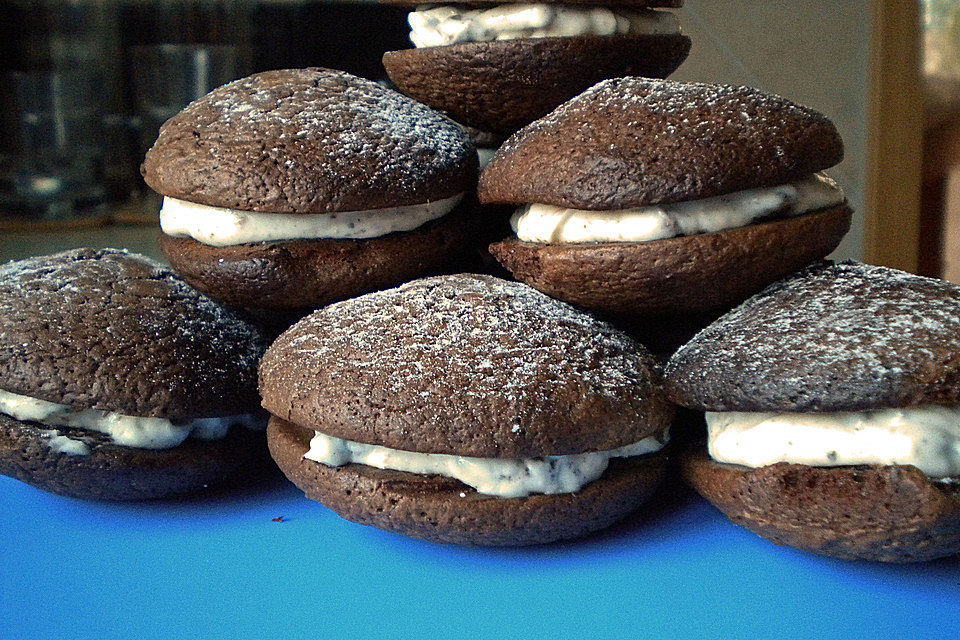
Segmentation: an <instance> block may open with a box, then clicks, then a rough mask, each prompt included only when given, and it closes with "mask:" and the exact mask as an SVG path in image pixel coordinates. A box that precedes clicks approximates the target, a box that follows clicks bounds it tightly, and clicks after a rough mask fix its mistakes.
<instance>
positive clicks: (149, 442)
mask: <svg viewBox="0 0 960 640" xmlns="http://www.w3.org/2000/svg"><path fill="white" fill-rule="evenodd" d="M265 346H266V345H265V344H264V341H263V338H262V336H261V335H260V333H259V331H258V330H257V329H256V328H255V327H253V326H251V325H250V324H248V323H247V322H245V321H244V320H241V319H240V318H239V317H237V316H236V315H234V314H233V313H231V312H230V311H227V310H225V309H224V308H223V307H221V306H220V305H218V304H216V303H215V302H213V301H212V300H210V299H209V298H207V297H206V296H204V295H202V294H200V293H198V292H197V291H195V290H194V289H191V288H190V287H189V286H187V284H186V283H184V282H183V281H182V280H180V279H179V278H177V277H176V276H175V275H173V274H172V273H171V272H170V271H169V270H168V269H166V268H163V267H161V266H160V265H159V264H157V263H155V262H153V261H151V260H149V259H147V258H144V257H143V256H138V255H135V254H130V253H126V252H124V251H119V250H116V249H104V250H92V249H74V250H71V251H66V252H64V253H58V254H56V255H51V256H43V257H37V258H30V259H28V260H21V261H19V262H11V263H8V264H5V265H3V266H0V473H2V474H4V475H7V476H11V477H13V478H16V479H18V480H22V481H23V482H26V483H29V484H32V485H34V486H36V487H39V488H40V489H43V490H46V491H51V492H53V493H59V494H62V495H66V496H73V497H78V498H92V499H100V500H142V499H149V498H160V497H164V496H169V495H172V494H179V493H185V492H189V491H193V490H196V489H200V488H203V487H207V486H208V485H212V484H215V483H218V482H222V481H224V480H227V479H242V478H243V477H244V476H247V475H249V474H251V473H253V472H254V471H256V470H257V469H258V468H259V467H263V466H264V465H265V464H266V463H268V462H269V456H268V455H267V452H266V443H265V438H264V433H263V428H264V427H265V424H266V416H265V415H263V413H262V410H261V409H260V408H259V406H258V405H259V398H258V394H257V365H258V363H259V359H260V356H261V355H262V354H263V351H264V348H265Z"/></svg>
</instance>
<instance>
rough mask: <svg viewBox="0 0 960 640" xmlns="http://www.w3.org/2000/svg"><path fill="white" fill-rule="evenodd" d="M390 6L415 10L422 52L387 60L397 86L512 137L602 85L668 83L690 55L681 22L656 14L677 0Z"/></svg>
mask: <svg viewBox="0 0 960 640" xmlns="http://www.w3.org/2000/svg"><path fill="white" fill-rule="evenodd" d="M386 1H387V2H388V3H389V4H397V5H403V6H409V7H411V8H412V7H416V8H415V9H414V10H413V12H412V13H410V16H409V19H408V21H409V23H410V27H411V33H410V39H411V41H412V42H413V43H414V45H415V46H416V48H414V49H405V50H402V51H388V52H387V53H386V54H384V56H383V66H384V67H385V68H386V70H387V74H388V75H389V76H390V79H391V80H392V81H393V82H394V83H395V84H396V85H397V87H398V88H399V89H400V90H401V91H403V92H404V93H405V94H407V95H409V96H411V97H413V98H416V99H417V100H419V101H421V102H423V103H425V104H428V105H430V106H431V107H433V108H435V109H439V110H440V111H443V112H444V113H446V114H448V115H450V116H451V117H452V118H453V119H454V120H457V121H458V122H462V123H464V124H467V125H470V126H473V127H477V128H478V129H482V130H484V131H490V132H494V133H513V132H514V131H516V130H517V129H519V128H520V127H522V126H523V125H525V124H527V123H529V122H531V121H533V120H535V119H536V118H539V117H541V116H543V115H546V114H547V113H548V112H549V111H550V110H551V109H553V108H554V107H556V106H557V105H559V104H560V103H562V102H564V101H565V100H569V99H570V98H572V97H573V96H575V95H577V94H578V93H580V92H581V91H583V90H584V89H586V88H588V87H590V86H591V85H593V84H595V83H596V82H599V81H600V80H603V79H605V78H615V77H620V76H625V75H639V76H647V77H654V78H665V77H666V76H668V75H669V74H670V73H672V72H673V71H674V70H676V68H677V67H679V66H680V64H681V63H682V62H683V61H684V59H686V57H687V53H689V51H690V38H688V37H687V36H685V35H682V34H681V33H680V24H679V22H678V20H677V18H676V16H675V15H674V14H673V13H672V12H670V11H660V10H656V8H662V7H678V6H680V4H681V2H680V1H679V0H624V1H621V2H593V3H584V2H580V1H577V0H573V1H571V0H560V1H554V0H546V1H544V2H539V3H503V2H496V3H495V4H496V5H497V6H493V7H491V6H490V5H491V4H494V3H491V2H479V3H477V2H472V1H457V0H454V1H452V2H446V3H444V4H442V5H425V6H419V5H422V3H420V2H416V1H415V0H386Z"/></svg>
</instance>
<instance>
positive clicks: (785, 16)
mask: <svg viewBox="0 0 960 640" xmlns="http://www.w3.org/2000/svg"><path fill="white" fill-rule="evenodd" d="M680 19H681V21H682V23H683V26H684V29H685V30H686V33H687V34H688V35H689V36H690V37H691V38H692V39H693V49H692V50H691V52H690V57H689V58H688V59H687V61H686V62H685V63H684V64H683V66H682V67H680V69H679V70H678V71H677V72H676V73H675V74H674V75H673V76H671V77H672V78H673V79H677V80H699V81H704V82H726V83H733V84H746V85H751V86H754V87H758V88H760V89H763V90H764V91H770V92H773V93H778V94H780V95H783V96H785V97H787V98H790V99H791V100H795V101H797V102H800V103H802V104H805V105H808V106H811V107H813V108H815V109H817V110H819V111H822V112H823V113H825V114H826V115H827V116H828V117H829V118H831V119H832V120H833V121H834V123H836V125H837V128H838V129H839V130H840V134H841V135H842V136H843V140H844V143H845V146H846V158H845V160H844V161H843V163H842V164H840V165H839V166H838V167H836V168H834V169H832V170H831V171H830V172H829V173H830V175H832V176H833V177H834V178H835V179H836V180H837V181H838V182H840V184H841V185H842V186H843V188H844V189H845V190H846V191H847V194H848V196H849V198H850V201H851V202H852V203H853V206H854V208H855V209H856V216H855V218H854V223H853V228H852V229H851V232H850V234H849V235H848V236H847V237H846V238H845V239H844V241H843V243H842V244H841V245H840V248H839V249H838V250H837V252H836V253H835V254H834V257H838V258H860V257H861V250H862V247H863V202H864V186H865V182H866V151H867V150H866V139H867V99H868V67H869V64H868V62H869V56H870V2H869V1H868V0H833V1H828V0H791V1H790V2H776V1H771V0H739V1H737V2H732V1H730V0H686V1H685V3H684V8H683V9H681V10H680Z"/></svg>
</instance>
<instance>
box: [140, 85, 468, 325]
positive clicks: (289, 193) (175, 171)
mask: <svg viewBox="0 0 960 640" xmlns="http://www.w3.org/2000/svg"><path fill="white" fill-rule="evenodd" d="M476 171H477V156H476V150H475V148H474V146H473V144H472V143H471V141H470V139H469V136H468V135H467V134H466V132H465V131H464V130H463V129H462V128H461V127H459V126H458V125H457V124H456V123H454V122H452V121H450V120H448V119H447V118H445V117H444V116H442V115H440V114H438V113H436V112H434V111H432V110H430V109H429V108H427V107H424V106H423V105H421V104H418V103H416V102H414V101H412V100H410V99H409V98H406V97H404V96H402V95H400V94H398V93H396V92H393V91H390V90H388V89H385V88H383V87H381V86H379V85H378V84H376V83H374V82H370V81H368V80H364V79H361V78H357V77H354V76H351V75H349V74H347V73H343V72H340V71H332V70H328V69H290V70H283V71H268V72H264V73H259V74H255V75H253V76H250V77H248V78H244V79H241V80H237V81H235V82H231V83H230V84H227V85H224V86H223V87H220V88H218V89H215V90H214V91H212V92H211V93H210V94H208V95H207V96H205V97H203V98H201V99H200V100H197V101H195V102H193V103H191V104H190V105H189V106H187V107H186V108H185V109H184V110H183V111H182V112H181V113H180V114H178V115H176V116H174V117H173V118H171V119H170V120H169V121H168V122H167V123H166V124H164V126H163V127H162V129H161V131H160V136H159V138H158V139H157V142H156V143H155V144H154V146H153V147H152V148H151V149H150V151H148V152H147V156H146V159H145V161H144V164H143V175H144V179H145V180H146V181H147V184H149V185H150V186H151V187H152V188H153V189H155V190H156V191H158V192H159V193H161V194H162V195H164V196H165V199H164V206H163V209H162V210H161V213H160V222H161V228H162V229H163V231H164V233H165V234H166V236H168V237H167V238H165V239H164V241H163V243H162V248H163V249H164V251H165V255H166V256H167V259H168V260H169V261H170V263H171V265H172V266H173V268H174V269H176V270H177V271H178V272H179V271H182V272H183V274H184V277H185V278H187V280H188V281H189V282H190V283H191V284H192V285H193V286H195V287H197V288H198V289H200V290H201V291H204V292H205V293H208V294H209V295H211V296H213V297H216V298H217V299H220V300H223V301H226V302H230V303H231V304H234V305H239V306H241V307H244V308H248V309H252V310H257V311H262V310H264V309H274V310H277V311H278V312H279V313H284V314H288V313H293V312H297V311H299V310H302V309H315V308H317V307H319V306H321V305H323V304H327V303H328V302H330V301H331V300H338V299H343V298H345V297H352V296H356V295H360V294H362V293H366V292H368V291H373V290H377V289H380V288H383V287H389V286H394V285H396V284H399V283H401V282H404V281H405V280H407V279H410V278H411V277H418V276H420V275H423V274H426V273H431V272H436V271H438V270H440V269H441V268H442V266H443V264H444V262H445V261H447V260H448V259H449V258H450V256H452V255H455V254H457V253H458V252H460V251H462V250H464V248H466V247H467V246H468V245H469V244H470V243H471V241H472V238H471V233H470V229H469V226H468V225H465V224H464V223H463V222H464V220H463V218H464V217H465V216H469V212H468V211H459V212H458V211H457V205H458V204H459V203H460V201H461V200H464V198H465V196H467V195H468V194H469V193H470V192H472V190H473V187H474V185H475V180H476ZM451 212H455V213H456V214H458V215H459V216H460V217H459V218H457V215H454V214H451ZM345 259H347V260H349V261H350V263H349V264H348V263H344V260H345ZM321 261H322V262H324V264H321Z"/></svg>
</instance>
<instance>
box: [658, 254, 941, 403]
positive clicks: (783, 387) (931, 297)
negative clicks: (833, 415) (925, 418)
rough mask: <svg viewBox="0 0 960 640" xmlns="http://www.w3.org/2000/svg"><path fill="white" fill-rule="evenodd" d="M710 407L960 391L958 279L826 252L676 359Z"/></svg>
mask: <svg viewBox="0 0 960 640" xmlns="http://www.w3.org/2000/svg"><path fill="white" fill-rule="evenodd" d="M666 375H667V393H668V395H669V396H670V398H671V399H673V400H674V401H675V402H677V403H678V404H681V405H683V406H686V407H690V408H693V409H699V410H705V411H785V412H803V411H866V410H871V409H890V408H901V407H912V406H917V405H921V404H938V405H956V404H957V403H958V402H960V385H958V384H957V382H958V380H960V287H958V286H956V285H953V284H950V283H948V282H944V281H942V280H934V279H931V278H923V277H920V276H915V275H912V274H909V273H905V272H902V271H897V270H895V269H888V268H885V267H876V266H871V265H865V264H858V263H852V262H848V263H840V264H829V263H823V264H819V265H815V266H812V267H810V268H808V269H806V270H805V271H802V272H800V273H798V274H796V275H794V276H792V277H790V278H787V279H785V280H782V281H780V282H778V283H775V284H773V285H770V286H769V287H767V288H766V289H764V290H763V291H762V292H760V293H759V294H757V295H755V296H754V297H752V298H750V299H749V300H747V301H746V302H744V303H743V304H742V305H740V306H739V307H737V308H736V309H734V310H733V311H731V312H730V313H728V314H726V315H725V316H723V317H722V318H720V319H719V320H717V321H716V322H715V323H714V324H712V325H710V326H709V327H707V328H706V329H704V330H703V331H702V332H700V333H699V334H698V335H697V336H696V337H695V338H694V339H693V340H692V341H690V342H689V343H688V344H687V345H685V346H684V347H682V348H681V349H680V350H679V351H678V352H677V353H675V354H674V356H673V357H672V358H671V360H670V362H669V363H668V366H667V374H666Z"/></svg>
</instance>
